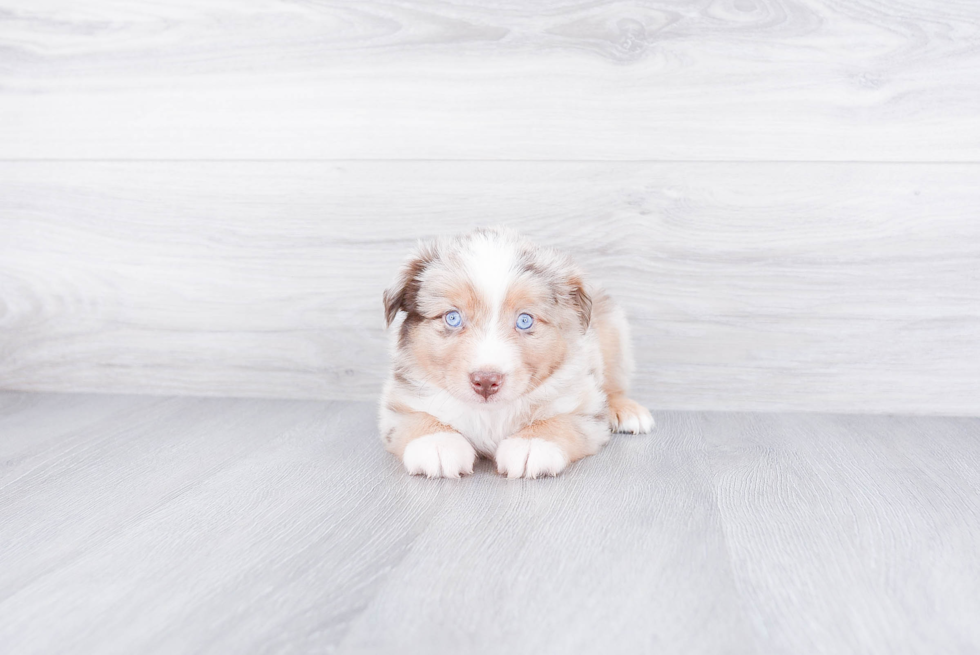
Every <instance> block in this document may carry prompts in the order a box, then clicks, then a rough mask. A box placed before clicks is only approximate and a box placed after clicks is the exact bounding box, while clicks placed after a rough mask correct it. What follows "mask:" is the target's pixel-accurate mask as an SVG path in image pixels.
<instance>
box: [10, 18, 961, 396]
mask: <svg viewBox="0 0 980 655" xmlns="http://www.w3.org/2000/svg"><path fill="white" fill-rule="evenodd" d="M0 160H2V161H0V388H9V389H24V390H55V391H81V390H84V391H127V392H165V393H177V394H206V395H240V396H285V397H334V398H337V397H339V398H371V397H373V396H374V395H376V394H377V391H378V389H379V386H380V380H381V376H382V375H383V372H384V367H385V361H386V352H385V341H384V336H383V332H382V321H381V309H380V306H381V301H380V298H381V292H382V290H383V288H384V287H385V286H386V284H387V283H388V282H389V280H390V279H391V277H392V276H393V274H394V271H395V269H396V267H397V265H398V262H399V261H400V260H401V259H402V258H403V256H404V255H405V253H406V252H407V250H408V249H409V248H410V247H411V245H412V243H413V242H414V240H415V239H416V238H417V237H420V236H428V235H433V234H437V233H442V232H452V231H457V230H461V229H466V228H469V227H471V226H474V225H478V224H493V223H505V224H510V225H514V226H517V227H520V228H522V229H524V230H525V231H526V232H528V233H530V234H531V235H532V236H533V237H535V238H537V239H538V240H539V241H542V242H546V243H550V244H553V245H558V246H561V247H565V248H567V249H569V250H571V251H573V253H574V254H575V255H576V256H577V257H578V258H579V259H580V260H581V261H582V263H583V264H585V265H586V266H587V267H588V268H590V269H591V270H592V271H593V272H594V273H595V274H596V276H597V277H598V278H600V279H602V280H604V281H605V282H606V284H607V286H608V287H609V288H610V289H611V290H612V291H613V292H614V294H615V295H616V296H617V297H618V298H619V299H620V300H621V301H622V303H623V304H624V305H625V306H626V308H627V310H628V312H629V314H630V315H631V317H632V319H633V322H634V326H635V327H634V332H635V336H636V341H637V349H636V350H637V356H638V360H639V367H638V368H639V374H638V379H637V388H638V389H637V390H638V395H639V396H640V397H641V398H642V399H644V400H645V401H647V402H649V403H650V404H651V405H652V406H654V407H658V408H707V409H713V408H718V409H803V410H831V411H875V412H917V413H956V414H977V413H980V3H975V2H966V1H962V0H960V1H953V0H945V1H936V2H917V3H911V2H904V1H899V0H887V1H877V0H855V1H853V2H852V1H848V2H819V1H816V0H788V1H775V0H719V1H715V2H709V1H706V0H705V1H691V2H682V1H679V0H657V1H655V2H646V3H638V2H595V3H572V2H541V3H524V2H512V3H508V4H503V5H497V6H493V7H490V5H489V4H487V5H483V4H480V3H462V2H455V1H452V2H434V1H433V0H426V1H417V2H356V3H355V2H347V3H342V2H304V3H293V2H278V1H272V0H268V1H264V2H261V1H260V2H245V1H231V0H228V1H219V0H213V1H206V0H205V1H198V0H194V1H191V0H187V1H185V2H177V1H170V2H154V1H151V0H116V1H113V0H92V1H91V2H86V3H70V2H67V0H61V1H60V2H45V1H39V0H31V1H28V0H22V1H20V2H9V1H3V0H0Z"/></svg>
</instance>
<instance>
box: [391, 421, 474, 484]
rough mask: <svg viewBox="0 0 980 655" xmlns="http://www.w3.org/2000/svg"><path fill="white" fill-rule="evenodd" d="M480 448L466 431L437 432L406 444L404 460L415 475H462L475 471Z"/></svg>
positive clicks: (409, 470)
mask: <svg viewBox="0 0 980 655" xmlns="http://www.w3.org/2000/svg"><path fill="white" fill-rule="evenodd" d="M475 461H476V451H475V450H474V449H473V446H471V445H470V442H469V441H467V440H466V439H464V438H463V435H461V434H458V433H456V432H436V433H434V434H427V435H425V436H424V437H418V438H417V439H412V440H411V441H409V442H408V445H407V446H405V452H404V453H403V454H402V463H404V464H405V468H406V469H407V470H408V472H409V473H411V474H412V475H426V476H428V477H430V478H438V477H443V478H458V477H459V476H460V475H464V474H465V475H468V474H470V473H472V472H473V463H474V462H475Z"/></svg>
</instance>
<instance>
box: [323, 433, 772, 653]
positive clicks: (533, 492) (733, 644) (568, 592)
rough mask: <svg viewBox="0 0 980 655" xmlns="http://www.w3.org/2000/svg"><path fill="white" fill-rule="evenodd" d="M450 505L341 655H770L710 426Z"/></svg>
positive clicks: (617, 444) (356, 625) (626, 446)
mask: <svg viewBox="0 0 980 655" xmlns="http://www.w3.org/2000/svg"><path fill="white" fill-rule="evenodd" d="M657 419H658V421H659V422H658V430H657V433H656V434H655V435H651V436H649V437H646V436H644V437H629V436H625V435H621V436H616V437H614V438H613V440H612V442H611V443H610V445H608V446H607V447H606V448H605V449H604V450H603V451H602V452H601V453H600V455H599V456H597V457H591V458H588V459H586V460H584V461H582V462H580V463H579V464H576V465H574V466H573V467H572V468H571V469H569V470H568V471H567V472H566V474H563V475H562V476H561V477H560V478H556V479H549V480H536V481H535V480H532V481H522V482H517V483H516V484H513V483H512V482H514V481H507V480H502V479H500V478H495V477H493V475H494V474H493V472H492V470H490V471H480V472H479V473H478V475H479V476H481V478H482V479H480V478H478V479H477V481H478V482H482V481H483V480H490V481H492V483H491V484H486V485H483V486H482V488H477V489H473V488H472V486H471V487H470V489H467V491H468V492H469V493H466V494H465V495H460V496H458V497H456V498H454V499H453V500H452V501H450V502H448V503H447V504H446V507H445V508H444V510H443V511H442V512H441V513H440V514H439V515H438V516H437V517H436V518H435V519H434V520H433V521H432V522H431V523H430V524H429V526H428V528H427V530H426V531H425V533H424V534H423V535H422V536H421V537H420V538H419V539H418V540H417V542H416V543H415V544H414V547H413V549H412V552H411V554H410V555H409V556H408V557H406V558H405V560H404V561H403V562H402V564H401V565H400V566H399V567H398V569H396V570H395V571H393V572H392V574H391V575H390V576H389V579H388V580H387V582H386V583H385V585H384V587H383V588H382V589H380V590H379V592H378V594H377V595H376V596H375V598H374V599H373V600H372V602H371V604H370V605H368V606H367V607H366V608H365V609H364V611H363V613H362V614H361V615H360V616H358V617H357V619H356V620H355V621H353V622H352V624H351V626H350V628H349V631H348V633H347V634H346V636H345V638H344V640H343V641H342V642H341V643H340V644H339V648H338V650H340V651H341V652H351V653H383V652H392V651H396V650H398V649H399V646H402V647H404V645H405V644H410V645H411V646H412V650H414V651H415V652H426V653H443V652H444V653H449V652H467V653H556V654H559V653H598V652H617V653H642V652H661V653H690V654H694V653H717V652H722V651H723V652H726V653H756V652H765V651H764V650H760V649H758V648H757V643H758V640H757V637H758V635H756V634H755V633H754V630H753V626H752V625H751V624H750V623H749V622H748V621H747V620H746V616H745V615H744V614H743V612H742V610H741V607H742V600H741V598H740V596H739V594H738V591H737V589H736V587H735V585H734V580H733V578H732V572H731V570H730V567H729V562H728V553H727V546H726V544H725V536H724V530H723V526H722V524H721V521H720V516H719V514H718V509H717V501H716V498H715V495H714V488H713V485H712V482H711V473H710V467H709V462H708V458H707V453H706V452H705V449H704V443H703V441H702V437H701V431H700V429H699V423H700V417H699V416H696V415H690V414H688V415H677V414H668V415H666V416H663V418H661V415H658V417H657Z"/></svg>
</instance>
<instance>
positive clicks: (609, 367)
mask: <svg viewBox="0 0 980 655" xmlns="http://www.w3.org/2000/svg"><path fill="white" fill-rule="evenodd" d="M608 303H609V300H608V298H605V297H602V298H599V299H598V300H597V302H596V312H595V313H594V314H593V325H594V327H595V331H596V335H597V336H598V337H599V350H600V352H601V353H602V363H603V371H602V378H603V385H602V386H603V391H605V392H606V395H607V396H609V397H613V396H618V395H621V394H625V393H626V390H627V385H628V382H629V381H628V379H627V374H626V371H625V370H624V369H623V364H622V362H623V357H624V352H623V344H622V343H621V342H620V338H621V336H620V331H619V329H618V328H617V327H616V325H615V324H614V323H613V318H612V316H610V314H609V312H608V310H607V307H606V306H607V304H608Z"/></svg>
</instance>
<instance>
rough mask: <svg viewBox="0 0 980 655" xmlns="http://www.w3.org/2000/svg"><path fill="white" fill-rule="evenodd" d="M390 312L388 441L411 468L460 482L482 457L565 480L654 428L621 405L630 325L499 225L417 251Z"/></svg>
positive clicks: (570, 270)
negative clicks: (628, 436) (608, 448)
mask: <svg viewBox="0 0 980 655" xmlns="http://www.w3.org/2000/svg"><path fill="white" fill-rule="evenodd" d="M384 308H385V319H386V325H387V326H388V327H390V326H391V324H392V322H394V320H395V318H396V317H397V316H398V314H399V312H404V320H403V321H402V323H401V325H400V327H399V328H398V330H397V331H395V332H394V333H393V334H392V351H393V362H392V367H391V373H390V375H389V377H388V380H387V382H386V383H385V387H384V393H383V396H382V399H381V408H380V428H381V438H382V440H383V442H384V445H385V448H386V449H387V450H388V451H390V452H392V453H394V454H395V455H396V456H398V457H399V458H401V460H402V462H403V463H404V465H405V468H406V469H407V470H408V472H409V473H412V474H425V475H427V476H429V477H430V478H435V477H446V478H458V477H459V476H460V475H462V474H467V473H472V472H473V464H474V462H475V461H476V458H477V455H483V456H485V457H492V458H494V459H495V460H496V463H497V471H498V472H500V473H501V474H503V475H506V476H507V477H508V478H520V477H525V478H536V477H538V476H542V475H557V474H558V473H559V472H561V471H562V470H563V469H564V468H565V467H567V466H568V465H569V464H570V463H571V462H574V461H575V460H578V459H581V458H582V457H585V456H587V455H593V454H595V453H596V452H598V451H599V449H600V448H601V447H602V446H603V444H605V443H606V441H608V440H609V434H610V430H613V431H619V432H632V433H634V434H638V433H641V432H649V431H650V429H651V428H652V427H653V417H651V416H650V412H649V411H647V409H646V408H644V407H642V406H640V405H639V404H637V403H635V402H634V401H632V400H630V399H629V398H628V397H627V396H626V392H627V387H628V383H629V377H630V374H631V369H632V366H633V363H632V358H631V355H630V342H629V332H628V325H627V322H626V317H625V316H624V314H623V312H622V311H621V310H620V309H619V308H618V307H617V306H616V305H614V304H613V302H612V300H611V299H610V298H609V296H607V295H606V294H605V293H603V292H602V291H601V290H599V289H597V288H595V287H592V286H591V285H589V284H587V283H586V281H585V277H584V275H583V273H582V271H580V270H579V269H578V268H577V267H576V266H575V265H574V264H573V263H572V262H571V261H570V260H569V259H568V258H567V257H566V256H564V255H562V254H561V253H559V252H556V251H554V250H551V249H548V248H539V247H537V246H535V245H534V244H532V243H530V242H528V241H527V240H525V239H523V238H522V237H520V236H519V235H517V234H515V233H513V232H511V231H509V230H505V229H481V230H477V231H475V232H472V233H469V234H466V235H463V236H457V237H454V238H440V239H437V240H435V241H429V242H423V243H420V244H419V246H418V249H417V250H416V252H415V253H414V254H413V255H412V257H411V258H410V259H409V260H408V262H407V263H406V264H405V266H404V268H402V270H401V272H400V274H399V275H398V279H397V280H396V281H395V283H394V285H393V286H392V287H391V288H389V289H388V290H387V291H385V293H384Z"/></svg>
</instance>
